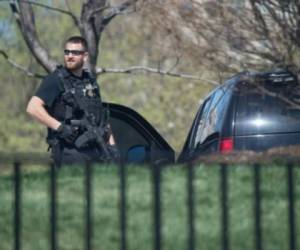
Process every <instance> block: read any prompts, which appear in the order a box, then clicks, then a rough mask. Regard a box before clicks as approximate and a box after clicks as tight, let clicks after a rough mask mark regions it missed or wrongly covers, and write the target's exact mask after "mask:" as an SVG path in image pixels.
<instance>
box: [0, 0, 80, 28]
mask: <svg viewBox="0 0 300 250" xmlns="http://www.w3.org/2000/svg"><path fill="white" fill-rule="evenodd" d="M1 1H5V2H13V1H12V0H1ZM18 2H19V3H29V4H32V5H35V6H38V7H42V8H45V9H48V10H52V11H56V12H59V13H62V14H66V15H68V16H70V17H71V18H72V19H73V21H74V24H75V25H76V26H79V19H78V18H77V17H76V16H75V15H74V14H73V13H72V12H71V11H70V10H68V11H67V10H64V9H60V8H56V7H52V6H49V5H47V4H43V3H38V2H36V1H29V0H19V1H18Z"/></svg>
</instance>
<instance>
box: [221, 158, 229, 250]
mask: <svg viewBox="0 0 300 250" xmlns="http://www.w3.org/2000/svg"><path fill="white" fill-rule="evenodd" d="M220 167H221V168H220V174H221V185H220V187H221V190H220V191H221V208H222V214H221V222H222V228H221V230H222V249H223V250H229V213H228V176H227V175H228V173H227V165H226V164H224V163H222V164H221V166H220Z"/></svg>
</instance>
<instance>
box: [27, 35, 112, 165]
mask: <svg viewBox="0 0 300 250" xmlns="http://www.w3.org/2000/svg"><path fill="white" fill-rule="evenodd" d="M87 59H88V47H87V42H86V40H85V39H84V38H83V37H80V36H73V37H70V38H69V39H67V40H66V42H65V46H64V66H58V67H57V69H56V70H55V71H54V72H53V73H51V74H49V75H48V76H46V77H45V78H44V79H43V81H42V83H41V85H40V87H39V88H38V90H37V92H36V93H35V95H34V96H33V97H32V98H31V99H30V101H29V103H28V106H27V112H28V113H29V114H30V115H31V116H32V117H34V118H35V119H37V120H38V121H39V122H40V123H41V124H43V125H45V126H47V128H48V136H47V142H48V144H49V148H50V149H51V153H52V154H51V155H52V158H53V159H54V162H55V164H56V165H58V166H60V165H61V164H74V163H85V162H87V161H89V162H98V161H102V160H103V159H104V158H105V157H106V160H107V156H104V155H103V154H104V152H103V151H105V152H106V153H107V152H109V153H111V155H113V156H114V157H117V155H118V151H117V149H116V146H115V141H114V138H113V136H112V133H111V130H110V127H109V125H108V124H107V123H105V122H103V120H105V119H103V112H102V102H101V97H100V90H99V87H98V84H97V83H96V80H95V78H93V77H92V76H91V75H90V74H89V72H87V71H86V70H84V69H83V67H84V63H85V62H86V61H87ZM86 116H89V117H92V118H93V123H94V125H96V126H97V127H101V126H102V127H103V130H101V131H104V132H103V133H102V134H101V139H102V138H103V142H104V143H105V145H106V146H107V148H105V150H104V147H103V146H102V147H100V146H99V143H98V144H97V143H96V142H95V141H93V140H90V141H89V140H88V141H86V142H85V143H84V144H82V145H81V144H80V145H78V143H76V140H77V139H78V138H79V137H80V136H81V137H82V135H83V134H84V133H85V132H86V128H81V127H80V126H76V125H73V124H72V121H80V120H82V119H83V118H85V117H86ZM98 131H99V130H98ZM90 137H91V136H90ZM101 141H102V140H101ZM77 142H78V140H77ZM106 146H105V147H106Z"/></svg>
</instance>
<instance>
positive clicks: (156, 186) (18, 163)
mask: <svg viewBox="0 0 300 250" xmlns="http://www.w3.org/2000/svg"><path fill="white" fill-rule="evenodd" d="M1 162H2V163H3V162H4V163H6V164H12V166H13V183H14V201H13V208H14V224H13V227H14V231H13V232H14V249H15V250H21V249H22V230H21V229H22V197H23V196H22V191H23V183H22V175H21V173H22V167H23V166H24V165H26V164H28V163H30V162H34V163H39V164H42V165H47V166H48V167H49V168H48V169H49V179H50V182H49V183H50V187H49V204H50V205H49V211H50V218H49V227H50V230H49V232H50V235H49V238H50V248H51V250H57V249H59V247H58V233H57V232H58V230H57V229H58V225H57V224H58V223H57V192H58V190H57V171H59V170H58V169H56V168H55V166H54V165H53V164H52V162H51V161H49V159H48V158H47V157H45V155H38V156H36V155H35V156H31V157H30V156H29V155H21V156H20V155H18V156H17V157H13V156H7V155H6V156H5V157H3V155H0V163H1ZM23 164H24V165H23ZM210 164H211V163H210ZM197 165H198V164H196V163H188V164H186V166H184V168H185V170H186V194H187V200H186V206H187V210H186V211H187V225H186V232H187V242H186V248H185V249H188V250H195V249H198V248H197V244H196V241H197V234H196V230H195V217H196V214H195V209H196V202H195V187H194V183H195V168H197ZM297 166H298V164H296V161H295V160H294V161H293V162H291V161H289V162H287V163H286V164H285V165H284V166H283V167H284V169H286V185H287V193H286V197H287V203H288V229H289V231H288V240H289V242H288V245H289V246H288V249H290V250H296V249H297V231H296V229H297V225H296V210H295V205H296V199H295V197H296V195H295V180H294V170H295V167H297ZM94 167H95V166H94V165H91V164H86V165H85V166H84V173H85V174H84V190H85V215H84V220H85V234H84V235H85V246H84V249H86V250H91V249H94V248H93V244H92V242H93V207H94V204H93V195H92V193H93V178H92V177H93V170H94ZM118 167H119V184H120V185H119V200H120V202H119V229H120V244H119V245H120V249H121V250H127V249H129V248H128V234H127V230H128V225H127V205H128V204H127V203H128V197H127V185H128V183H127V170H128V167H127V166H126V165H124V164H120V165H119V166H118ZM146 167H147V166H146ZM209 167H211V166H209ZM214 167H218V168H219V181H220V186H219V187H220V190H219V194H220V196H219V200H220V204H221V219H220V224H221V227H220V228H221V232H220V236H221V249H223V250H229V249H231V245H230V235H231V234H230V207H229V201H228V199H229V193H230V190H229V185H228V179H229V176H228V169H229V168H230V167H231V164H230V163H228V158H227V160H224V161H219V162H218V163H217V164H216V166H214ZM248 167H251V168H252V171H253V194H254V197H253V201H254V202H253V204H254V207H253V213H254V222H253V223H254V227H253V228H254V236H255V237H254V238H255V244H254V245H255V249H256V250H262V249H264V247H263V246H264V244H263V243H264V234H263V230H262V222H263V219H264V218H263V217H262V204H261V201H262V196H261V183H262V180H261V164H260V163H254V164H251V166H248ZM148 168H149V170H150V171H151V173H152V179H151V182H152V197H153V199H152V212H153V229H152V232H153V249H154V250H161V249H164V247H163V233H162V227H163V214H162V209H163V208H162V202H163V200H162V196H161V189H162V187H161V184H162V172H163V171H164V170H165V167H163V166H148Z"/></svg>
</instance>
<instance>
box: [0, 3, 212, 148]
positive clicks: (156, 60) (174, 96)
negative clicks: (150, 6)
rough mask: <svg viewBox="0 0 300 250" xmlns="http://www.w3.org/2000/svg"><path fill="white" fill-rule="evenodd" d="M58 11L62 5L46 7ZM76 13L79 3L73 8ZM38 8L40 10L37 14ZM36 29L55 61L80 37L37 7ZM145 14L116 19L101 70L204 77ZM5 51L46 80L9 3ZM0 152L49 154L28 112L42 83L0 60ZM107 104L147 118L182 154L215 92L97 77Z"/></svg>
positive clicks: (1, 12)
mask: <svg viewBox="0 0 300 250" xmlns="http://www.w3.org/2000/svg"><path fill="white" fill-rule="evenodd" d="M45 2H48V4H51V3H52V4H56V6H59V4H60V2H61V1H45ZM61 4H62V3H61ZM72 6H73V8H74V10H76V9H79V7H80V3H79V2H78V1H76V2H75V1H74V2H72ZM37 8H38V9H37ZM35 9H36V11H35V13H36V16H35V18H36V23H37V28H38V30H39V32H40V33H41V34H42V35H41V36H40V37H41V40H42V41H41V42H42V43H43V44H45V45H46V47H48V48H49V50H50V51H51V55H52V56H53V57H55V58H56V59H57V60H59V61H62V43H63V41H64V40H65V39H66V38H67V37H69V36H70V35H75V34H78V31H77V30H76V29H75V28H74V27H73V26H72V22H70V20H69V18H68V17H66V16H64V15H62V14H59V13H56V12H51V11H49V10H45V9H42V8H39V7H35ZM147 19H148V17H147V16H142V13H139V12H137V13H132V14H129V15H126V16H120V17H117V18H115V20H113V22H112V23H111V24H110V25H109V26H108V28H107V30H106V31H105V32H104V34H103V37H102V41H101V45H100V56H99V58H98V60H99V62H98V64H99V66H101V67H107V68H125V67H129V66H133V65H143V66H152V67H158V65H161V67H163V68H167V69H171V68H172V67H173V66H174V67H176V70H177V71H184V72H187V73H190V74H195V75H199V73H200V72H201V71H202V70H201V69H200V68H199V67H198V65H196V64H193V62H192V61H191V60H190V59H189V58H181V59H180V63H179V64H177V57H178V52H177V51H176V50H174V49H173V48H171V47H168V43H165V44H164V42H163V41H164V40H163V39H162V37H161V35H160V34H156V33H155V29H154V28H155V27H152V26H151V22H149V20H147ZM0 38H1V40H0V48H1V49H4V48H5V51H6V53H7V54H8V55H9V57H10V58H11V59H12V60H13V61H15V62H16V63H18V64H20V65H26V66H27V67H28V68H29V69H30V70H31V71H34V72H39V73H41V74H46V73H45V71H44V70H43V69H42V68H41V67H40V66H39V65H38V64H37V63H36V62H35V60H34V58H33V57H32V56H31V55H30V52H29V51H28V49H27V47H26V45H25V43H24V41H23V38H22V37H21V35H20V32H19V30H18V27H17V26H16V23H15V21H14V19H13V16H12V13H11V11H10V9H9V6H8V3H7V2H0ZM0 64H1V67H0V88H1V92H0V97H1V102H0V111H1V112H0V122H1V127H0V150H1V151H12V150H15V151H45V150H46V148H47V145H46V143H45V134H46V130H45V128H44V127H43V126H41V125H39V124H38V123H37V122H34V121H33V120H32V119H31V118H30V117H28V115H27V114H26V112H25V109H26V105H27V102H28V100H29V98H30V97H31V96H32V94H33V93H34V92H35V90H36V88H37V87H38V85H39V83H40V81H41V79H38V78H34V77H29V76H26V75H25V74H24V73H23V72H21V71H19V70H18V69H16V68H14V67H12V66H11V65H9V64H8V63H7V61H6V60H5V59H4V58H2V57H0ZM98 82H99V84H100V86H101V91H102V98H103V100H104V101H107V102H113V103H119V104H123V105H126V106H129V107H131V108H133V109H135V110H136V111H138V112H139V113H140V114H141V115H142V116H144V117H145V118H146V119H147V120H148V121H149V122H150V123H151V124H153V125H154V127H155V128H156V129H157V130H158V131H159V132H160V133H161V134H162V136H163V137H164V138H165V139H166V140H167V141H168V142H169V143H170V144H171V146H173V147H174V148H175V149H176V151H178V150H180V149H181V146H182V145H183V142H184V140H185V137H186V135H187V133H188V130H189V128H190V125H191V123H192V120H193V118H194V116H195V112H196V110H197V108H198V106H199V101H200V100H201V98H202V97H203V95H205V94H206V93H207V92H208V91H209V90H210V89H211V88H212V86H209V85H205V84H203V82H201V81H196V80H188V79H183V78H174V77H167V76H161V75H154V74H145V73H141V74H139V73H136V74H104V75H101V76H99V77H98Z"/></svg>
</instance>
